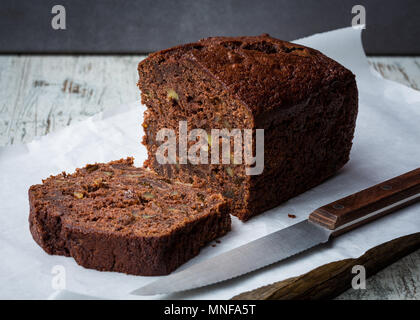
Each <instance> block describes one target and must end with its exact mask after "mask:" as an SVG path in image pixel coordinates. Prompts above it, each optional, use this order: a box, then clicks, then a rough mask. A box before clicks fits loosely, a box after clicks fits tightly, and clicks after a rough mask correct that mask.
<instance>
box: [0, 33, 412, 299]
mask: <svg viewBox="0 0 420 320" xmlns="http://www.w3.org/2000/svg"><path fill="white" fill-rule="evenodd" d="M360 35H361V31H360V30H356V29H352V28H345V29H340V30H335V31H331V32H327V33H322V34H317V35H314V36H311V37H308V38H304V39H301V40H297V41H296V43H300V44H303V45H307V46H310V47H313V48H315V49H318V50H320V51H321V52H323V53H325V54H326V55H328V56H330V57H331V58H333V59H335V60H337V61H339V62H340V63H342V64H343V65H344V66H346V67H347V68H349V69H350V70H351V71H353V73H355V74H356V78H357V85H358V88H359V100H360V105H359V106H360V111H359V116H358V120H357V128H356V135H355V139H354V147H353V149H352V152H351V160H350V162H349V163H348V164H347V165H346V166H345V167H344V168H343V169H342V170H341V171H340V173H339V174H337V175H336V176H335V177H333V178H332V179H330V180H328V181H327V182H325V183H323V184H322V185H320V186H318V187H316V188H313V189H312V190H310V191H308V192H306V193H304V194H302V195H300V196H298V197H296V198H293V199H291V200H289V201H288V202H286V203H284V204H283V205H281V206H279V207H277V208H275V209H273V210H270V211H268V212H266V213H264V214H262V215H260V216H258V217H255V218H253V219H251V220H250V221H248V222H246V223H242V222H240V221H239V220H238V219H236V218H234V217H233V227H232V231H231V232H230V233H229V234H228V235H226V236H225V237H223V238H221V239H220V240H221V243H218V244H216V246H215V247H212V246H210V245H208V246H207V247H206V248H204V249H203V250H202V251H201V253H200V254H199V255H198V256H197V257H195V258H194V259H192V260H190V261H189V262H188V263H186V264H184V265H183V266H181V267H180V268H179V269H178V270H181V269H184V268H187V267H188V266H190V265H192V264H194V263H196V262H199V261H202V260H204V259H208V258H210V257H213V256H215V255H217V254H220V253H221V252H224V251H227V250H230V249H233V248H235V247H237V246H240V245H242V244H244V243H247V242H249V241H251V240H254V239H256V238H259V237H262V236H264V235H267V234H269V233H271V232H273V231H276V230H279V229H282V228H284V227H286V226H289V225H291V224H294V223H297V222H299V221H301V220H303V219H306V218H307V217H308V215H309V214H310V213H311V212H312V211H313V210H315V209H316V208H318V207H320V206H322V205H325V204H327V203H329V202H332V201H334V200H337V199H339V198H342V197H344V196H346V195H349V194H351V193H354V192H356V191H359V190H361V189H364V188H366V187H369V186H371V185H374V184H376V183H379V182H381V181H383V180H386V179H389V178H392V177H394V176H397V175H400V174H402V173H404V172H406V171H410V170H413V169H415V168H417V167H419V166H420V92H417V91H415V90H412V89H410V88H408V87H405V86H403V85H400V84H398V83H395V82H392V81H388V80H384V79H382V78H381V77H380V76H379V75H378V74H377V73H375V72H374V71H373V70H372V69H371V68H370V67H369V65H368V63H367V60H366V56H365V54H364V51H363V47H362V44H361V37H360ZM133 85H135V84H133ZM69 107H70V106H69ZM144 109H145V108H144V106H141V105H140V102H134V103H132V104H128V105H124V106H119V107H117V108H114V109H113V110H112V111H111V112H106V113H104V114H99V115H97V116H95V117H93V118H90V119H88V120H86V121H83V122H81V123H78V124H74V125H71V126H69V127H66V128H64V129H62V130H60V131H58V132H54V133H51V134H48V135H47V136H44V137H41V138H40V139H37V140H35V141H33V142H31V143H29V144H27V145H20V146H13V147H4V148H2V149H0V168H1V169H0V179H1V180H0V182H1V184H0V257H1V263H0V284H1V285H0V298H3V299H4V298H8V299H9V298H10V299H12V298H21V299H26V298H29V299H35V298H36V299H43V298H48V297H50V298H88V297H89V296H95V297H100V298H116V299H141V298H146V299H151V298H152V299H155V298H163V299H165V298H171V299H229V298H231V297H233V296H235V295H237V294H240V293H242V292H244V291H248V290H252V289H255V288H257V287H260V286H263V285H267V284H270V283H272V282H275V281H280V280H283V279H286V278H289V277H293V276H298V275H301V274H303V273H306V272H308V271H310V270H312V269H314V268H316V267H319V266H321V265H324V264H326V263H329V262H332V261H337V260H342V259H346V258H355V257H358V256H360V255H362V254H363V253H364V252H366V251H367V250H369V249H370V248H372V247H374V246H377V245H379V244H381V243H384V242H386V241H389V240H392V239H395V238H398V237H401V236H405V235H408V234H412V233H416V232H420V204H414V205H412V206H410V207H408V208H405V209H403V210H400V211H398V212H395V213H392V214H390V215H388V216H386V217H384V218H382V219H380V220H377V221H375V222H372V223H370V224H368V225H366V226H363V227H361V228H359V229H357V230H355V231H352V232H350V233H347V234H345V235H343V236H341V237H339V238H337V239H334V240H333V241H331V242H330V243H328V244H326V245H323V246H319V247H317V248H315V249H312V250H310V251H307V252H305V253H302V254H300V255H298V256H295V257H293V258H291V259H288V260H286V261H284V262H280V263H277V264H274V265H272V266H270V267H268V268H264V269H262V270H259V271H256V272H253V273H251V274H248V275H246V276H242V277H240V278H236V279H233V280H230V281H227V282H223V283H220V284H216V285H212V286H209V287H204V288H201V289H196V290H191V291H188V292H183V293H176V294H169V295H159V296H154V297H138V296H132V295H130V294H129V292H131V291H132V290H134V289H136V288H138V287H141V286H143V285H145V284H147V283H149V282H151V281H154V280H156V279H158V277H140V276H130V275H125V274H120V273H113V272H99V271H95V270H89V269H85V268H83V267H81V266H78V265H77V264H76V263H75V262H74V260H73V259H72V258H66V257H60V256H50V255H48V254H46V253H45V252H44V251H43V250H42V249H41V248H40V247H39V246H38V245H37V244H36V243H35V242H34V241H33V240H32V237H31V234H30V233H29V226H28V214H29V205H28V196H27V191H28V188H29V186H30V185H32V184H36V183H40V182H41V179H42V178H45V177H47V176H49V175H50V174H57V173H59V172H61V171H67V172H72V171H73V170H74V169H75V168H77V167H80V166H84V165H85V164H86V163H94V162H106V161H110V160H115V159H119V158H123V157H126V156H134V157H135V158H136V164H137V165H141V164H142V162H143V161H144V160H145V158H146V151H145V148H144V147H143V146H142V145H141V144H140V139H141V136H142V134H143V132H142V131H141V126H140V123H141V122H142V112H143V111H144ZM288 214H294V215H296V217H297V218H296V219H291V218H289V217H288ZM279 245H281V244H279ZM63 274H64V275H63ZM58 277H60V278H58ZM63 288H64V289H66V290H64V291H60V289H63ZM78 294H81V295H78Z"/></svg>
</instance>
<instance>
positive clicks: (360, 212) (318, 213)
mask: <svg viewBox="0 0 420 320" xmlns="http://www.w3.org/2000/svg"><path fill="white" fill-rule="evenodd" d="M419 200H420V168H418V169H416V170H413V171H410V172H407V173H405V174H403V175H401V176H398V177H396V178H393V179H390V180H388V181H385V182H383V183H380V184H377V185H375V186H373V187H370V188H367V189H365V190H362V191H360V192H357V193H355V194H352V195H350V196H348V197H345V198H343V199H340V200H337V201H335V202H333V203H330V204H327V205H325V206H323V207H321V208H319V209H317V210H315V211H314V212H313V213H311V215H310V216H309V220H310V221H312V222H315V223H317V224H319V225H322V226H323V227H326V228H328V229H330V230H334V233H333V236H336V235H338V234H341V233H344V232H346V231H349V230H351V229H354V228H355V227H357V226H359V225H362V224H365V223H367V222H369V221H372V220H374V219H376V218H379V217H381V216H384V215H385V214H388V213H390V212H393V211H395V210H397V209H400V208H402V207H405V206H407V205H409V204H412V203H414V202H416V201H419Z"/></svg>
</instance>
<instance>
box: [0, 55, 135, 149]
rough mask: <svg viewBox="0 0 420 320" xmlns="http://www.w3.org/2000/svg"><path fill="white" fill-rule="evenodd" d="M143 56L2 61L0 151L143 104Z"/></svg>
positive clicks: (63, 57) (30, 58)
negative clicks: (140, 74) (128, 104)
mask: <svg viewBox="0 0 420 320" xmlns="http://www.w3.org/2000/svg"><path fill="white" fill-rule="evenodd" d="M140 60H141V57H139V56H111V57H104V56H83V57H81V56H0V86H1V88H2V90H1V91H0V145H7V144H13V143H25V142H29V141H30V140H32V139H33V138H34V137H36V136H40V135H44V134H47V133H48V132H51V131H54V130H56V129H58V128H61V127H64V126H66V125H69V124H71V123H72V122H77V121H81V120H83V119H86V118H87V117H90V116H92V115H94V114H96V113H98V112H100V111H102V110H104V109H105V108H109V107H112V106H117V105H120V104H123V103H126V102H132V101H134V100H136V99H139V92H138V89H137V87H136V82H137V72H136V70H137V64H138V62H139V61H140Z"/></svg>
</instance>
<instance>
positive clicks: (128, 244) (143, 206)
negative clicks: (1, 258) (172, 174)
mask: <svg viewBox="0 0 420 320" xmlns="http://www.w3.org/2000/svg"><path fill="white" fill-rule="evenodd" d="M29 202H30V215H29V223H30V231H31V233H32V236H33V238H34V240H35V241H36V242H37V243H38V244H39V245H40V246H41V247H42V248H43V249H44V250H45V251H46V252H47V253H49V254H57V255H65V256H71V257H73V258H74V259H75V260H76V262H77V263H78V264H80V265H82V266H84V267H86V268H92V269H97V270H101V271H118V272H125V273H128V274H135V275H146V276H152V275H165V274H168V273H170V272H171V271H173V270H174V269H176V268H177V267H178V266H180V265H181V264H183V263H184V262H186V261H187V260H188V259H191V258H192V257H194V256H195V255H197V254H198V252H199V250H200V248H201V247H203V246H204V245H205V244H206V243H208V242H209V241H211V240H213V239H215V238H217V237H219V236H222V235H224V234H225V233H226V232H228V231H229V230H230V217H229V214H228V212H227V205H226V202H225V200H224V199H223V197H222V196H221V195H219V194H216V193H213V192H211V191H209V190H207V189H203V188H197V187H195V186H192V185H190V184H184V183H180V182H176V183H172V182H171V181H169V180H167V179H166V178H162V177H159V176H157V175H156V174H154V173H152V172H150V171H148V170H146V169H143V168H136V167H134V166H133V159H132V158H127V159H126V160H123V159H122V160H119V161H114V162H110V163H107V164H93V165H87V166H86V167H84V168H83V169H77V170H76V172H75V173H73V174H66V173H64V172H63V173H62V174H59V175H57V176H51V177H49V178H47V179H46V180H43V183H42V184H40V185H34V186H31V187H30V189H29Z"/></svg>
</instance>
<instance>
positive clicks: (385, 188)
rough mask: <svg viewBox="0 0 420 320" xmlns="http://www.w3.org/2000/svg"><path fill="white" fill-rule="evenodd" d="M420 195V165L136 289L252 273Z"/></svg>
mask: <svg viewBox="0 0 420 320" xmlns="http://www.w3.org/2000/svg"><path fill="white" fill-rule="evenodd" d="M419 200H420V168H418V169H416V170H413V171H410V172H408V173H405V174H403V175H401V176H398V177H396V178H393V179H390V180H388V181H385V182H383V183H380V184H377V185H375V186H373V187H370V188H368V189H365V190H362V191H359V192H357V193H355V194H352V195H350V196H348V197H345V198H343V199H340V200H337V201H335V202H332V203H330V204H327V205H325V206H323V207H321V208H318V209H316V210H315V211H314V212H312V213H311V214H310V215H309V218H308V219H307V220H304V221H301V222H299V223H297V224H294V225H292V226H290V227H287V228H284V229H281V230H279V231H276V232H273V233H271V234H269V235H267V236H264V237H262V238H259V239H257V240H254V241H251V242H249V243H247V244H245V245H242V246H240V247H238V248H235V249H233V250H230V251H228V252H225V253H222V254H220V255H218V256H215V257H213V258H210V259H207V260H205V261H203V262H200V263H197V264H195V265H193V266H191V267H189V268H188V269H185V270H183V271H179V272H176V273H173V274H171V275H169V276H166V277H163V278H161V279H159V280H157V281H155V282H152V283H150V284H148V285H146V286H144V287H141V288H139V289H136V290H134V291H133V292H131V294H134V295H155V294H164V293H172V292H179V291H185V290H190V289H194V288H199V287H203V286H206V285H210V284H214V283H218V282H221V281H225V280H228V279H232V278H235V277H238V276H240V275H243V274H247V273H250V272H252V271H255V270H258V269H260V268H263V267H266V266H268V265H271V264H273V263H276V262H279V261H281V260H284V259H286V258H289V257H291V256H293V255H296V254H299V253H301V252H303V251H305V250H307V249H310V248H313V247H315V246H317V245H320V244H322V243H326V242H328V241H329V240H330V239H331V238H332V237H336V236H339V235H341V234H342V233H344V232H347V231H350V230H352V229H354V228H356V227H358V226H360V225H362V224H365V223H368V222H370V221H372V220H374V219H377V218H379V217H382V216H383V215H385V214H388V213H391V212H393V211H395V210H398V209H400V208H402V207H405V206H407V205H410V204H412V203H414V202H416V201H419Z"/></svg>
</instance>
